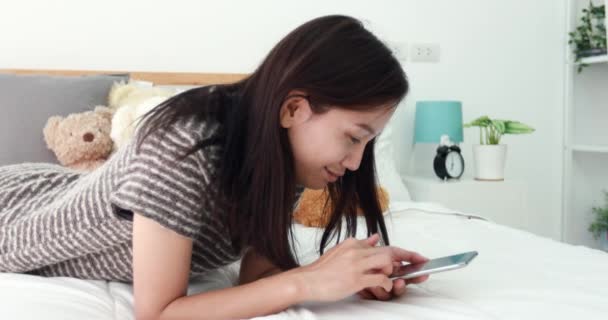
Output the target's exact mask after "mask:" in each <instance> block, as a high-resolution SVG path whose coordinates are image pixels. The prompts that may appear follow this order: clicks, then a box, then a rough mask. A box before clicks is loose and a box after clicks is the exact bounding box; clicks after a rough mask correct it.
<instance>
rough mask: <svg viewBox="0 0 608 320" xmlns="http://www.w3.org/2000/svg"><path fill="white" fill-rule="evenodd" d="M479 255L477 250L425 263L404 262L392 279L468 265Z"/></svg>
mask: <svg viewBox="0 0 608 320" xmlns="http://www.w3.org/2000/svg"><path fill="white" fill-rule="evenodd" d="M476 256H477V251H470V252H464V253H459V254H455V255H451V256H447V257H441V258H435V259H431V260H429V261H427V262H423V263H410V264H404V265H402V266H401V267H399V268H398V269H397V270H395V272H393V274H391V275H390V276H389V278H390V279H398V278H403V279H410V278H415V277H418V276H423V275H426V274H431V273H437V272H443V271H448V270H454V269H459V268H463V267H466V266H467V265H468V264H469V262H471V260H473V258H475V257H476Z"/></svg>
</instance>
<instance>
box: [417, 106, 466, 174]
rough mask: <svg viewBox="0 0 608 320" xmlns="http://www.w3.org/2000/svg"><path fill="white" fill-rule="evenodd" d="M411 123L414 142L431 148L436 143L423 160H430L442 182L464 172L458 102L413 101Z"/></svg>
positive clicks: (460, 115) (460, 110)
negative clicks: (432, 154) (434, 149)
mask: <svg viewBox="0 0 608 320" xmlns="http://www.w3.org/2000/svg"><path fill="white" fill-rule="evenodd" d="M414 126H415V128H414V143H415V144H418V145H421V144H425V145H428V144H431V145H432V147H433V148H434V147H436V146H437V149H436V153H435V158H434V159H433V161H428V162H427V161H424V162H425V163H432V166H430V167H432V168H433V171H434V172H435V174H436V175H437V177H439V178H440V179H441V180H443V181H447V180H448V179H459V178H460V177H461V176H462V174H463V173H464V158H463V157H462V154H461V150H460V147H459V146H458V144H459V143H461V142H462V141H463V138H462V103H461V102H460V101H442V100H435V101H417V102H416V119H415V123H414ZM431 145H429V147H431ZM423 149H424V148H423ZM423 153H424V154H425V155H426V154H427V152H423ZM428 153H430V152H428ZM429 155H430V154H429ZM429 160H430V159H429Z"/></svg>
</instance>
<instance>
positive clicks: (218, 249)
mask: <svg viewBox="0 0 608 320" xmlns="http://www.w3.org/2000/svg"><path fill="white" fill-rule="evenodd" d="M218 126H219V124H217V123H215V124H213V123H210V122H206V123H201V122H200V121H199V122H195V121H192V120H191V121H186V120H182V121H180V122H178V123H176V124H174V125H172V126H171V127H170V128H169V130H167V131H166V132H162V134H160V133H153V134H151V135H150V136H149V137H148V139H146V140H144V142H143V144H142V145H141V148H140V150H139V153H137V154H136V153H135V143H136V139H132V140H131V142H130V143H129V144H127V145H125V146H123V147H122V148H120V149H119V150H117V152H116V153H114V154H113V155H112V157H110V159H108V161H106V162H105V163H104V164H103V166H101V167H99V168H98V169H96V170H94V171H92V172H89V173H83V172H78V171H74V170H71V169H67V168H64V167H61V166H59V165H54V164H48V163H24V164H18V165H9V166H4V167H0V271H1V272H18V273H30V274H36V275H43V276H70V277H76V278H83V279H100V280H110V281H123V282H132V279H133V276H132V243H131V239H132V235H131V229H132V221H131V219H128V218H129V215H132V214H133V212H137V213H139V214H142V215H144V216H146V217H148V218H151V219H153V220H154V221H156V222H158V223H160V224H161V225H162V226H164V227H166V228H169V229H171V230H173V231H175V232H177V233H179V234H181V235H183V236H186V237H190V238H192V239H193V252H192V260H191V261H192V262H191V271H190V276H191V278H192V277H195V276H197V275H200V274H203V273H205V272H206V271H209V270H211V269H215V268H218V267H221V266H224V265H227V264H229V263H231V262H234V261H236V260H238V259H239V258H240V257H241V256H242V253H243V252H237V251H236V250H234V249H233V247H232V246H231V244H230V239H229V236H228V231H227V229H226V226H225V225H223V224H222V223H221V222H220V221H218V220H217V219H212V216H211V212H213V210H219V209H218V208H216V204H215V203H214V201H213V199H212V198H211V197H207V196H206V195H207V194H208V192H206V190H205V186H206V185H207V183H211V186H213V185H214V184H213V181H210V180H209V179H210V175H212V174H213V173H214V172H215V171H214V170H215V166H214V163H216V161H217V160H218V159H219V150H218V148H219V147H218V146H211V147H207V148H205V149H204V150H199V151H197V152H195V153H193V154H191V155H190V156H188V157H186V158H185V159H184V160H183V161H177V158H178V156H181V155H182V154H183V152H182V151H183V149H182V148H183V147H186V148H187V147H190V146H194V144H195V143H196V142H199V141H201V140H202V139H206V138H209V137H211V136H212V135H213V134H215V133H217V132H218V130H217V129H218ZM137 133H139V131H137V132H136V134H137ZM298 190H299V191H298V192H299V194H300V193H301V191H302V189H301V188H299V189H298ZM125 218H126V219H125Z"/></svg>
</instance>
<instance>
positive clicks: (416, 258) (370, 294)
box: [357, 236, 429, 301]
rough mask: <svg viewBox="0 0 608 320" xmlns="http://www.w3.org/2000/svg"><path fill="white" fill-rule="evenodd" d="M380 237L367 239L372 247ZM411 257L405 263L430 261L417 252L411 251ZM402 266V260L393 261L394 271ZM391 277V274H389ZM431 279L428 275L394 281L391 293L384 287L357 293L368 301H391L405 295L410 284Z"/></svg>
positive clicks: (371, 288)
mask: <svg viewBox="0 0 608 320" xmlns="http://www.w3.org/2000/svg"><path fill="white" fill-rule="evenodd" d="M378 240H379V237H378V236H377V237H374V236H372V237H370V238H368V239H367V241H368V243H369V244H370V245H372V246H375V245H376V243H378ZM409 253H410V256H409V258H408V259H405V260H404V261H408V262H410V263H419V262H426V261H428V260H429V259H428V258H426V257H423V256H422V255H420V254H418V253H416V252H411V251H409ZM400 266H401V260H394V261H393V270H396V269H397V268H398V267H400ZM391 274H392V272H391ZM389 275H390V274H389ZM428 278H429V276H428V275H424V276H419V277H416V278H411V279H395V280H393V288H392V290H390V291H387V290H385V289H384V288H383V287H369V288H365V289H363V290H361V291H359V292H357V295H358V296H359V297H361V298H363V299H368V300H383V301H386V300H391V299H393V298H395V297H399V296H402V295H403V294H405V291H406V286H407V285H408V284H412V283H421V282H424V281H426V280H427V279H428Z"/></svg>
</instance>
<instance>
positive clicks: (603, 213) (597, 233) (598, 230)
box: [589, 191, 608, 251]
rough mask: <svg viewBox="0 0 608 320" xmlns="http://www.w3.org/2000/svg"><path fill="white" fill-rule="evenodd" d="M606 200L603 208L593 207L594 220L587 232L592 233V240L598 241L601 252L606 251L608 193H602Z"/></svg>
mask: <svg viewBox="0 0 608 320" xmlns="http://www.w3.org/2000/svg"><path fill="white" fill-rule="evenodd" d="M604 197H605V199H606V206H605V207H603V208H602V207H593V209H592V211H593V213H594V214H595V220H594V221H593V222H592V223H591V225H589V232H591V233H593V238H595V239H596V240H597V239H600V246H601V248H602V250H604V251H608V192H606V191H604Z"/></svg>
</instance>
